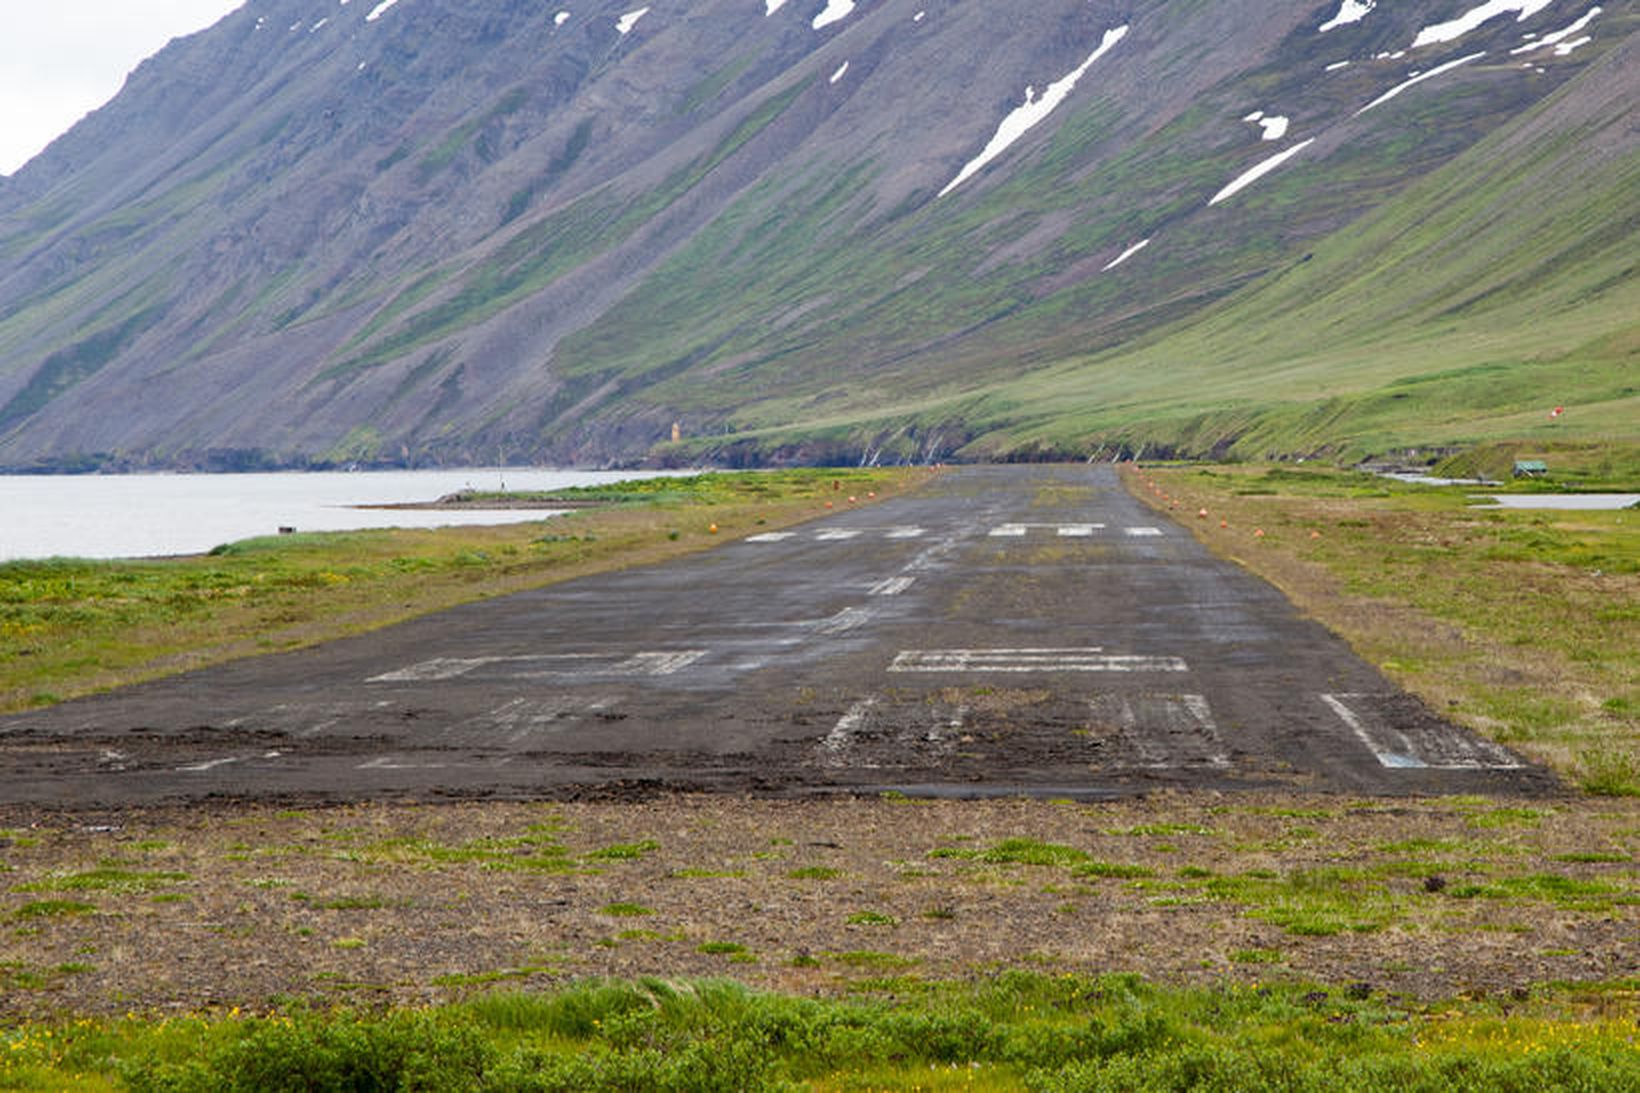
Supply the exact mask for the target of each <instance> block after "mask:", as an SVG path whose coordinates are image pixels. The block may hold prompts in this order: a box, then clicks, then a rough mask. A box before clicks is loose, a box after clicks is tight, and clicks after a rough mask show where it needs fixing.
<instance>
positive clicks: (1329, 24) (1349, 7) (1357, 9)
mask: <svg viewBox="0 0 1640 1093" xmlns="http://www.w3.org/2000/svg"><path fill="white" fill-rule="evenodd" d="M1377 6H1378V3H1377V0H1344V3H1343V4H1342V5H1341V6H1340V7H1339V9H1338V14H1337V15H1335V16H1333V17H1332V18H1331V19H1328V20H1327V21H1326V22H1325V23H1322V24H1321V25H1320V26H1318V27H1316V28H1315V29H1316V30H1318V31H1320V32H1321V33H1322V34H1325V33H1327V32H1328V31H1329V30H1332V29H1334V28H1335V27H1342V26H1346V25H1348V24H1350V23H1359V22H1360V21H1361V20H1363V19H1365V18H1366V17H1367V14H1368V13H1369V12H1370V11H1372V9H1373V8H1375V7H1377Z"/></svg>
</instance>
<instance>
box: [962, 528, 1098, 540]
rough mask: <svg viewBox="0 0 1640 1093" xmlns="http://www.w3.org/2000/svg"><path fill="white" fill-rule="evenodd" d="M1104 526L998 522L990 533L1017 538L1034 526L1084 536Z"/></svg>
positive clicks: (1043, 529)
mask: <svg viewBox="0 0 1640 1093" xmlns="http://www.w3.org/2000/svg"><path fill="white" fill-rule="evenodd" d="M1104 526H1105V525H1104V524H999V525H997V526H996V527H994V528H992V529H991V532H990V534H991V535H992V537H994V538H998V539H1017V538H1019V537H1021V536H1023V535H1026V534H1028V533H1029V532H1030V531H1031V530H1032V529H1033V528H1035V529H1039V530H1042V531H1051V532H1053V533H1054V534H1055V535H1065V536H1071V537H1085V536H1089V535H1092V534H1093V533H1094V532H1096V531H1099V530H1100V529H1102V528H1103V527H1104Z"/></svg>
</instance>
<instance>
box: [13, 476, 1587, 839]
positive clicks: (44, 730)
mask: <svg viewBox="0 0 1640 1093" xmlns="http://www.w3.org/2000/svg"><path fill="white" fill-rule="evenodd" d="M0 756H3V765H0V770H3V773H0V802H4V803H25V802H28V803H39V804H53V805H66V806H73V807H94V806H108V805H113V806H118V805H124V804H134V803H158V802H172V801H179V800H201V799H206V798H255V799H302V800H309V799H330V800H351V799H369V798H404V797H409V798H416V799H428V800H430V799H437V798H459V797H490V796H494V797H510V798H516V797H533V796H541V797H570V796H586V795H599V796H621V795H639V794H646V793H651V792H655V791H657V790H665V789H686V790H705V791H726V792H750V793H758V794H775V795H798V796H800V795H804V794H816V793H836V792H871V791H886V790H899V791H902V792H905V793H908V794H942V795H974V796H978V795H1005V794H1020V793H1028V794H1037V795H1050V796H1064V797H1074V798H1083V799H1086V798H1099V797H1108V796H1112V795H1119V794H1129V793H1135V792H1143V791H1146V790H1149V789H1155V788H1158V787H1166V786H1174V787H1180V788H1202V787H1211V788H1218V789H1222V790H1226V791H1231V790H1235V789H1238V788H1255V787H1256V788H1271V787H1279V786H1289V787H1292V788H1294V789H1302V790H1320V791H1339V792H1347V793H1361V794H1425V793H1542V792H1549V791H1553V790H1554V788H1555V783H1554V781H1553V779H1552V777H1551V776H1550V775H1548V774H1547V772H1545V771H1544V770H1543V769H1541V768H1538V767H1535V766H1533V765H1530V764H1528V763H1527V762H1526V761H1524V760H1523V759H1521V758H1520V757H1519V756H1516V755H1514V754H1512V753H1511V752H1508V751H1506V750H1505V749H1503V748H1501V747H1499V746H1497V745H1495V744H1491V743H1489V742H1487V741H1484V740H1481V739H1479V738H1477V737H1475V736H1473V735H1472V734H1470V733H1468V732H1466V731H1465V730H1462V729H1460V728H1458V727H1455V726H1453V725H1451V724H1449V723H1447V722H1446V721H1444V720H1442V719H1441V718H1439V717H1438V716H1436V715H1435V714H1434V713H1432V712H1431V711H1429V710H1428V709H1426V708H1425V707H1424V706H1423V705H1422V704H1421V703H1420V702H1419V701H1418V700H1416V699H1415V698H1412V697H1410V696H1408V695H1406V694H1405V693H1403V692H1401V691H1399V690H1397V689H1396V688H1395V687H1394V686H1393V685H1392V684H1390V683H1389V682H1388V681H1387V680H1386V679H1384V678H1383V677H1382V676H1381V675H1380V674H1379V673H1378V672H1377V671H1376V670H1375V669H1374V668H1372V667H1371V666H1370V665H1367V664H1365V663H1363V662H1362V661H1361V660H1360V659H1359V658H1358V657H1356V656H1355V655H1354V654H1353V653H1351V652H1350V650H1349V649H1348V648H1347V647H1346V646H1345V645H1344V643H1343V642H1341V641H1339V640H1338V639H1337V638H1335V637H1333V636H1332V635H1331V634H1330V633H1328V632H1327V631H1326V630H1325V629H1324V628H1322V627H1321V626H1319V625H1317V624H1316V623H1314V622H1311V621H1309V620H1306V619H1303V618H1301V617H1299V615H1298V614H1297V612H1296V611H1295V610H1294V609H1293V607H1292V606H1291V605H1290V604H1289V603H1288V602H1287V601H1286V599H1285V598H1284V597H1282V596H1281V594H1280V593H1278V592H1277V591H1276V590H1275V589H1273V588H1272V587H1270V586H1269V585H1268V584H1266V583H1264V582H1263V581H1261V580H1259V579H1257V578H1255V577H1252V576H1250V575H1249V574H1247V573H1246V572H1244V571H1243V570H1241V569H1239V568H1238V567H1236V566H1234V565H1231V564H1228V563H1225V562H1222V561H1220V560H1218V559H1215V558H1214V557H1213V556H1211V555H1210V554H1209V553H1208V552H1207V551H1206V550H1205V549H1204V548H1203V547H1202V546H1201V545H1199V544H1198V543H1197V542H1196V541H1195V540H1194V539H1193V538H1192V537H1191V535H1190V533H1189V532H1188V530H1186V529H1184V528H1182V527H1180V526H1178V525H1176V524H1174V523H1172V522H1170V521H1168V520H1166V519H1164V518H1162V517H1160V516H1159V515H1157V514H1156V513H1154V512H1153V511H1151V510H1150V509H1148V508H1146V507H1145V506H1143V505H1142V504H1140V503H1139V502H1138V501H1136V500H1135V499H1133V498H1132V497H1130V496H1129V495H1128V494H1127V493H1126V491H1125V490H1124V489H1123V488H1122V486H1121V485H1120V483H1119V482H1118V480H1117V477H1116V475H1115V473H1114V471H1112V470H1111V469H1110V468H1109V467H1082V466H1044V465H1014V466H994V467H964V468H956V469H952V470H950V471H948V472H946V473H945V474H943V475H942V476H940V477H939V478H938V479H936V480H935V481H934V482H933V483H932V484H931V485H930V486H928V487H927V488H925V489H923V490H921V491H918V492H917V493H915V494H913V495H910V496H906V497H901V498H897V499H893V500H889V501H884V502H880V503H876V504H873V505H870V506H868V507H864V508H859V509H850V510H849V511H840V512H838V513H837V514H836V515H834V516H828V517H827V518H825V519H823V520H819V521H815V522H811V523H808V524H804V525H801V526H798V527H795V528H791V529H789V530H786V531H781V532H773V533H767V534H763V535H755V536H753V537H752V538H750V539H745V540H740V541H736V542H730V543H725V544H724V545H723V546H721V547H719V548H717V549H714V550H712V551H709V552H707V553H705V554H701V555H695V556H692V557H689V558H685V559H681V560H678V561H673V562H669V563H666V564H663V565H658V566H652V567H647V568H642V569H633V570H627V571H624V572H617V573H610V574H605V575H601V576H596V577H590V578H585V579H581V580H576V581H572V582H568V583H564V584H559V585H554V586H552V587H549V588H544V589H541V590H538V591H534V592H527V593H523V594H519V595H514V596H510V597H506V598H503V599H495V600H489V601H485V602H482V603H475V604H471V605H468V606H465V607H461V608H457V609H454V610H450V611H445V612H441V613H439V614H436V615H430V616H427V617H424V618H421V619H418V620H415V621H412V622H408V623H404V624H401V625H398V626H394V627H391V628H388V629H385V630H381V631H377V632H375V633H372V634H368V635H365V636H362V637H358V638H351V639H347V640H344V641H338V642H334V643H331V644H328V645H325V646H322V647H318V648H315V649H309V650H304V651H300V652H295V653H289V654H281V655H277V656H267V657H260V658H255V659H250V660H243V661H238V662H235V663H232V664H228V665H225V666H221V667H217V668H210V669H206V670H202V671H198V672H194V673H191V674H188V675H184V676H178V677H175V678H172V679H168V680H162V681H158V682H155V683H151V684H144V685H140V686H135V687H129V688H126V689H123V690H120V691H116V692H113V693H110V694H107V695H103V696H98V697H95V698H90V699H85V700H80V701H74V702H69V703H64V704H62V705H60V706H56V707H53V708H50V709H46V710H41V711H36V712H33V713H29V714H25V715H19V716H14V717H10V718H6V719H3V720H0Z"/></svg>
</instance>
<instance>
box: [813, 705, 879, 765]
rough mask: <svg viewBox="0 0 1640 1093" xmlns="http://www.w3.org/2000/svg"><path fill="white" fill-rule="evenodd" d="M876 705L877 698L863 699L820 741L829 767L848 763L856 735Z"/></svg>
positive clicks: (824, 758)
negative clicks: (848, 755) (848, 756)
mask: <svg viewBox="0 0 1640 1093" xmlns="http://www.w3.org/2000/svg"><path fill="white" fill-rule="evenodd" d="M876 704H877V699H876V696H872V697H871V698H862V699H861V700H860V701H858V702H856V703H855V704H854V705H852V706H850V707H849V708H848V710H847V711H846V712H845V713H844V714H843V716H842V717H839V718H838V719H837V724H836V725H834V726H832V730H831V731H830V732H828V733H827V734H826V737H825V739H824V740H821V741H820V754H821V758H822V760H823V761H824V762H825V764H826V765H827V766H834V767H836V766H842V765H843V764H844V763H845V762H846V761H847V754H848V752H849V750H850V749H851V748H853V747H854V737H855V734H857V733H858V732H859V731H860V727H861V726H862V725H864V724H865V720H866V714H868V713H870V712H871V708H872V707H873V706H875V705H876Z"/></svg>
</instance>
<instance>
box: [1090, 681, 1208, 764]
mask: <svg viewBox="0 0 1640 1093" xmlns="http://www.w3.org/2000/svg"><path fill="white" fill-rule="evenodd" d="M1088 707H1089V709H1091V710H1092V711H1093V715H1094V717H1095V718H1097V719H1098V720H1101V721H1105V722H1109V723H1113V724H1115V725H1116V726H1117V727H1118V728H1119V729H1120V730H1121V733H1122V738H1123V739H1124V740H1126V741H1127V742H1128V744H1129V745H1130V746H1131V747H1132V748H1133V750H1134V751H1135V752H1137V753H1138V755H1139V757H1140V760H1141V761H1140V763H1139V765H1140V766H1142V767H1148V768H1152V769H1156V770H1166V769H1172V768H1178V767H1190V766H1209V767H1218V768H1220V769H1222V768H1224V767H1228V766H1229V765H1230V757H1229V755H1227V754H1226V753H1225V750H1224V742H1223V741H1222V740H1221V739H1220V737H1219V727H1218V724H1217V723H1216V722H1215V721H1214V720H1213V711H1212V709H1211V708H1210V707H1209V706H1208V704H1207V698H1206V696H1205V695H1199V694H1181V695H1169V694H1136V695H1121V694H1102V695H1095V696H1094V697H1093V698H1091V699H1089V700H1088Z"/></svg>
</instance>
